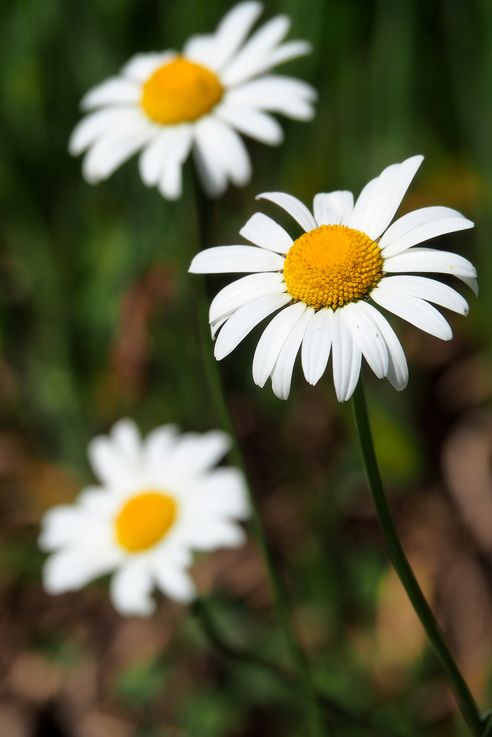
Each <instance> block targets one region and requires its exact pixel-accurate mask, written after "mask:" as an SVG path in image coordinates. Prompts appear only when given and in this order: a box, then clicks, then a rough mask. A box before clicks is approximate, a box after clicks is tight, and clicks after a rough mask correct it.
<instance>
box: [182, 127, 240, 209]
mask: <svg viewBox="0 0 492 737" xmlns="http://www.w3.org/2000/svg"><path fill="white" fill-rule="evenodd" d="M195 137H196V145H197V153H198V156H199V159H200V163H199V173H200V176H201V177H202V183H203V185H204V187H205V188H206V191H207V192H208V193H209V194H210V195H211V196H217V195H218V194H221V193H222V192H223V190H224V189H225V187H226V185H227V180H228V179H230V181H231V182H233V183H234V184H236V185H237V186H243V185H244V184H246V183H247V182H248V181H249V180H250V178H251V161H250V158H249V155H248V152H247V150H246V147H245V145H244V143H243V141H242V139H241V137H240V136H239V135H238V134H237V133H236V131H235V130H233V129H232V128H231V127H230V126H228V125H226V124H225V123H223V122H222V121H221V120H219V119H218V118H215V117H213V116H208V117H207V118H203V119H202V120H200V121H199V122H198V123H197V124H196V126H195Z"/></svg>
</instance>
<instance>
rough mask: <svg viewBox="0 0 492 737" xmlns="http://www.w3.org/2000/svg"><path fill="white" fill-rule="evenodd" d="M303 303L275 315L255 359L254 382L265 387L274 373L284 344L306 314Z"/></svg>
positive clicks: (258, 347) (259, 345)
mask: <svg viewBox="0 0 492 737" xmlns="http://www.w3.org/2000/svg"><path fill="white" fill-rule="evenodd" d="M306 309H307V307H306V305H305V304H304V303H303V302H296V303H295V304H293V305H290V306H289V307H286V308H285V310H282V311H281V312H279V313H278V315H275V317H274V318H273V320H271V322H269V323H268V325H267V327H266V328H265V330H264V331H263V333H262V335H261V338H260V340H259V341H258V345H257V346H256V351H255V355H254V359H253V380H254V382H255V384H257V385H258V386H264V385H265V383H266V381H267V379H268V377H269V376H270V374H271V373H272V371H273V368H274V366H275V363H276V361H277V358H278V356H279V354H280V351H281V350H282V348H283V346H284V343H285V342H286V340H287V339H288V337H289V335H290V334H291V333H292V331H293V330H294V328H295V326H296V325H297V323H298V322H299V320H300V319H301V318H302V316H303V315H304V313H305V312H306Z"/></svg>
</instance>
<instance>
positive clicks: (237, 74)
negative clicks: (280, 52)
mask: <svg viewBox="0 0 492 737" xmlns="http://www.w3.org/2000/svg"><path fill="white" fill-rule="evenodd" d="M289 26H290V20H289V18H288V17H287V16H285V15H278V16H276V17H275V18H272V19H271V20H269V21H268V22H267V23H264V24H263V25H262V26H261V27H260V28H258V30H257V31H256V32H255V33H253V35H252V36H251V37H250V38H249V39H248V40H247V42H246V43H245V44H244V46H243V48H242V49H241V51H239V52H238V53H237V54H236V55H235V57H234V58H233V60H232V61H231V63H230V64H228V65H227V66H226V68H225V69H223V71H222V74H221V78H222V81H223V83H224V84H225V85H226V86H227V87H231V86H233V85H236V84H238V83H239V82H242V81H243V80H244V79H245V78H246V77H252V76H254V75H255V74H256V71H255V69H256V67H257V66H258V65H260V67H261V64H262V62H263V61H264V59H265V56H267V55H268V54H269V53H271V51H272V49H273V48H274V47H275V46H276V45H277V44H279V43H280V42H281V41H282V39H283V38H284V37H285V35H286V34H287V32H288V30H289Z"/></svg>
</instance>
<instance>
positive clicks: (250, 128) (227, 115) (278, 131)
mask: <svg viewBox="0 0 492 737" xmlns="http://www.w3.org/2000/svg"><path fill="white" fill-rule="evenodd" d="M214 114H215V115H216V116H218V117H219V118H220V119H221V120H223V121H224V122H225V123H227V124H228V125H231V126H232V127H233V128H235V129H236V130H238V131H239V132H240V133H242V134H243V135H245V136H249V137H250V138H254V139H255V140H257V141H261V142H262V143H267V144H269V145H271V146H275V145H277V144H279V143H282V141H283V139H284V134H283V131H282V128H281V127H280V125H279V123H277V121H276V120H275V118H272V116H271V115H269V114H268V113H264V112H262V111H261V110H254V109H253V108H251V107H240V106H239V105H235V104H229V100H228V97H226V99H225V101H224V102H223V103H222V104H221V105H219V106H217V107H216V108H215V110H214Z"/></svg>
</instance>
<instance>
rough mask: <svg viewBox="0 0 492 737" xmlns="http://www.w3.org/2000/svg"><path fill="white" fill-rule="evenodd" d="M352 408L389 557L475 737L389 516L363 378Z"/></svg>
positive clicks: (460, 684)
mask: <svg viewBox="0 0 492 737" xmlns="http://www.w3.org/2000/svg"><path fill="white" fill-rule="evenodd" d="M353 408H354V415H355V422H356V425H357V432H358V435H359V440H360V446H361V451H362V457H363V459H364V465H365V469H366V474H367V479H368V481H369V486H370V489H371V493H372V497H373V500H374V504H375V507H376V511H377V515H378V517H379V522H380V524H381V527H382V529H383V534H384V537H385V540H386V547H387V549H388V553H389V557H390V560H391V562H392V564H393V566H394V568H395V571H396V573H397V574H398V577H399V578H400V581H401V583H402V584H403V587H404V588H405V591H406V592H407V594H408V598H409V599H410V601H411V603H412V606H413V608H414V610H415V612H416V614H417V616H418V618H419V619H420V621H421V623H422V626H423V628H424V630H425V632H426V634H427V637H428V639H429V642H430V643H431V645H432V647H433V648H434V651H435V653H436V655H437V657H438V659H439V660H440V662H441V665H442V667H443V669H444V671H445V673H446V676H447V679H448V682H449V685H450V687H451V688H452V690H453V692H454V695H455V697H456V701H457V702H458V706H459V709H460V711H461V713H462V715H463V718H464V720H465V721H466V723H467V724H468V727H469V728H470V731H471V733H472V734H473V735H474V736H475V737H480V735H482V732H483V730H484V727H485V725H484V722H483V720H482V718H481V717H480V712H479V710H478V707H477V705H476V703H475V700H474V699H473V696H472V694H471V692H470V690H469V688H468V686H467V684H466V682H465V680H464V678H463V676H462V674H461V671H460V669H459V668H458V666H457V664H456V661H455V660H454V658H453V656H452V655H451V652H450V651H449V648H448V646H447V645H446V642H445V639H444V635H443V633H442V631H441V628H440V627H439V625H438V623H437V621H436V619H435V617H434V615H433V614H432V610H431V609H430V607H429V605H428V604H427V601H426V599H425V597H424V595H423V593H422V590H421V588H420V586H419V584H418V582H417V579H416V578H415V575H414V573H413V571H412V568H411V567H410V564H409V562H408V559H407V557H406V555H405V552H404V550H403V547H402V545H401V543H400V539H399V537H398V533H397V531H396V528H395V525H394V523H393V519H392V517H391V512H390V508H389V505H388V501H387V499H386V495H385V493H384V488H383V483H382V480H381V474H380V473H379V467H378V462H377V458H376V453H375V451H374V442H373V438H372V432H371V426H370V423H369V416H368V413H367V405H366V399H365V395H364V388H363V385H362V378H360V379H359V383H358V385H357V388H356V390H355V392H354V396H353Z"/></svg>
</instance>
